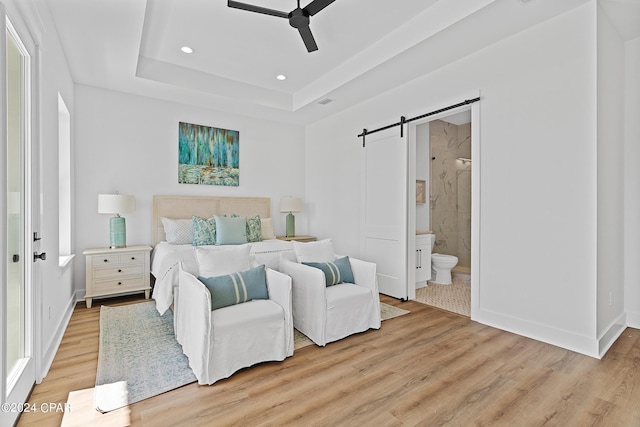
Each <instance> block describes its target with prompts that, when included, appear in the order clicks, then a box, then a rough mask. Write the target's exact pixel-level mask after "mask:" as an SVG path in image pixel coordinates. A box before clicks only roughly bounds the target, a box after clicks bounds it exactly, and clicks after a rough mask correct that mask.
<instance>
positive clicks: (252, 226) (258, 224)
mask: <svg viewBox="0 0 640 427" xmlns="http://www.w3.org/2000/svg"><path fill="white" fill-rule="evenodd" d="M247 241H248V242H250V243H251V242H261V241H262V221H261V220H260V215H256V216H254V217H253V218H247Z"/></svg>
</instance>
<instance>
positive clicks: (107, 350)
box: [94, 301, 196, 412]
mask: <svg viewBox="0 0 640 427" xmlns="http://www.w3.org/2000/svg"><path fill="white" fill-rule="evenodd" d="M194 381H196V377H195V376H194V374H193V372H192V371H191V369H190V368H189V361H188V359H187V356H185V355H184V354H183V353H182V347H181V346H180V344H178V342H177V341H176V338H175V335H174V332H173V316H172V314H171V311H167V313H165V315H164V316H160V315H159V314H158V312H157V311H156V304H155V301H147V302H143V303H138V304H130V305H124V306H119V307H107V306H104V305H103V306H102V308H101V310H100V347H99V350H98V372H97V375H96V388H95V395H94V407H95V408H96V409H97V410H98V411H100V412H109V411H112V410H114V409H117V408H121V407H123V406H126V405H130V404H132V403H135V402H139V401H141V400H144V399H147V398H149V397H152V396H155V395H158V394H160V393H164V392H166V391H169V390H173V389H175V388H178V387H181V386H183V385H186V384H189V383H192V382H194Z"/></svg>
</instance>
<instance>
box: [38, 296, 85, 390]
mask: <svg viewBox="0 0 640 427" xmlns="http://www.w3.org/2000/svg"><path fill="white" fill-rule="evenodd" d="M75 307H76V294H73V295H72V296H71V298H70V299H69V302H68V303H67V306H66V307H65V310H64V313H63V314H62V317H61V318H60V321H59V322H58V325H57V327H56V329H55V332H54V334H53V336H52V337H51V340H50V341H49V345H48V346H47V349H46V350H45V351H44V352H43V353H42V366H41V369H40V376H39V381H37V382H38V383H40V382H41V381H42V380H43V379H44V377H46V376H47V374H48V373H49V369H50V368H51V364H52V363H53V359H54V358H55V357H56V353H57V352H58V348H59V347H60V343H61V342H62V337H63V336H64V332H65V331H66V330H67V326H68V325H69V320H71V315H72V314H73V309H74V308H75Z"/></svg>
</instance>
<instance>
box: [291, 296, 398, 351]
mask: <svg viewBox="0 0 640 427" xmlns="http://www.w3.org/2000/svg"><path fill="white" fill-rule="evenodd" d="M407 313H410V311H409V310H404V309H402V308H398V307H394V306H392V305H390V304H387V303H384V302H381V303H380V318H381V319H382V320H388V319H393V318H394V317H398V316H402V315H403V314H407ZM293 338H294V339H293V348H294V350H298V349H300V348H303V347H306V346H308V345H311V344H313V341H311V340H310V339H309V338H308V337H307V336H305V335H304V334H303V333H302V332H300V331H298V330H297V329H294V330H293Z"/></svg>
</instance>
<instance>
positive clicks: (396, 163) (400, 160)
mask: <svg viewBox="0 0 640 427" xmlns="http://www.w3.org/2000/svg"><path fill="white" fill-rule="evenodd" d="M404 134H405V136H404V137H402V138H401V137H400V128H399V127H394V128H391V129H388V130H385V131H381V132H378V133H375V134H373V135H370V136H366V140H365V147H364V148H362V183H361V187H362V198H361V203H360V205H361V209H360V210H361V216H362V217H361V227H362V228H361V236H362V237H361V253H362V257H363V258H364V259H365V260H367V261H371V262H375V263H376V264H377V271H378V286H379V288H380V293H382V294H385V295H389V296H391V297H394V298H399V299H403V300H406V299H408V297H409V290H408V283H407V136H406V134H407V132H405V133H404Z"/></svg>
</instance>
